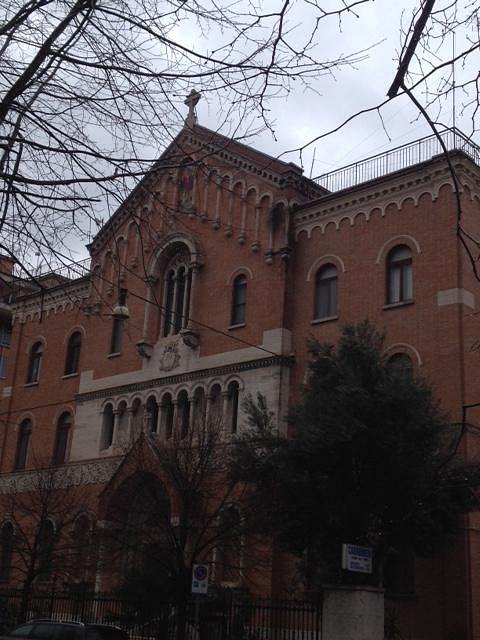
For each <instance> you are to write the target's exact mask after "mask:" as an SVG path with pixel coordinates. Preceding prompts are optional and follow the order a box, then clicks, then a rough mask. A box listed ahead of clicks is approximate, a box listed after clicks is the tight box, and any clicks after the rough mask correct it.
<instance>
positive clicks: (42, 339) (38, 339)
mask: <svg viewBox="0 0 480 640" xmlns="http://www.w3.org/2000/svg"><path fill="white" fill-rule="evenodd" d="M37 342H41V343H42V345H43V348H44V350H45V351H46V350H47V348H48V344H47V339H46V338H45V337H44V336H38V335H37V336H35V337H33V338H30V340H29V342H28V344H27V347H26V348H25V353H26V354H27V356H29V355H30V351H31V350H32V347H33V345H34V344H36V343H37Z"/></svg>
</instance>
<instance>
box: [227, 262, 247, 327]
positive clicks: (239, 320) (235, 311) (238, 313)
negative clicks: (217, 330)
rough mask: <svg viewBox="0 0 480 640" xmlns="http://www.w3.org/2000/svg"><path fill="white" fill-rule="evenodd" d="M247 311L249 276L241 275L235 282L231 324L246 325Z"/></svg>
mask: <svg viewBox="0 0 480 640" xmlns="http://www.w3.org/2000/svg"><path fill="white" fill-rule="evenodd" d="M246 311H247V276H245V275H243V274H240V275H239V276H237V277H236V278H235V280H234V281H233V290H232V313H231V317H230V324H231V325H232V326H233V325H237V324H245V318H246Z"/></svg>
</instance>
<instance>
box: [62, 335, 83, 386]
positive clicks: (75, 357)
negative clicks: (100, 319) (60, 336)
mask: <svg viewBox="0 0 480 640" xmlns="http://www.w3.org/2000/svg"><path fill="white" fill-rule="evenodd" d="M81 348H82V334H81V333H80V331H75V333H72V335H71V336H70V338H69V339H68V344H67V357H66V359H65V375H66V376H68V375H71V374H72V373H78V366H79V364H80V351H81Z"/></svg>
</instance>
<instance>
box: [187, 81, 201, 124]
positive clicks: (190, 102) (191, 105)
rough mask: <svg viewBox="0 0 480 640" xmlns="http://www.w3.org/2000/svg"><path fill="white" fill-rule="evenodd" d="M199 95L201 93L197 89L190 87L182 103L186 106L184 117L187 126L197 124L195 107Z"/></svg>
mask: <svg viewBox="0 0 480 640" xmlns="http://www.w3.org/2000/svg"><path fill="white" fill-rule="evenodd" d="M201 97H202V94H201V93H200V92H199V91H195V89H192V90H191V91H190V93H189V94H188V96H187V97H186V99H185V101H184V104H186V105H187V107H188V114H187V117H186V118H185V124H186V125H187V127H193V125H195V124H197V114H196V112H195V107H196V106H197V103H198V101H199V100H200V98H201Z"/></svg>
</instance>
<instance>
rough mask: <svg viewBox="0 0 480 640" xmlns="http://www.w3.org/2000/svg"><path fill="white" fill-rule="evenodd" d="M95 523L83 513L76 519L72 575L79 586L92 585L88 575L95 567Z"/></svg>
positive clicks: (73, 536) (73, 535) (73, 537)
mask: <svg viewBox="0 0 480 640" xmlns="http://www.w3.org/2000/svg"><path fill="white" fill-rule="evenodd" d="M92 547H93V525H92V521H91V519H90V518H89V517H88V516H87V515H85V514H81V515H79V516H78V518H77V519H76V520H75V523H74V525H73V531H72V558H71V564H72V567H71V575H72V578H73V579H74V580H75V583H76V585H77V587H81V586H83V588H84V590H85V587H87V586H90V585H89V584H88V577H89V574H90V573H91V571H92V569H93V567H92V564H93V559H92V555H93V553H92V552H93V548H92Z"/></svg>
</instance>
